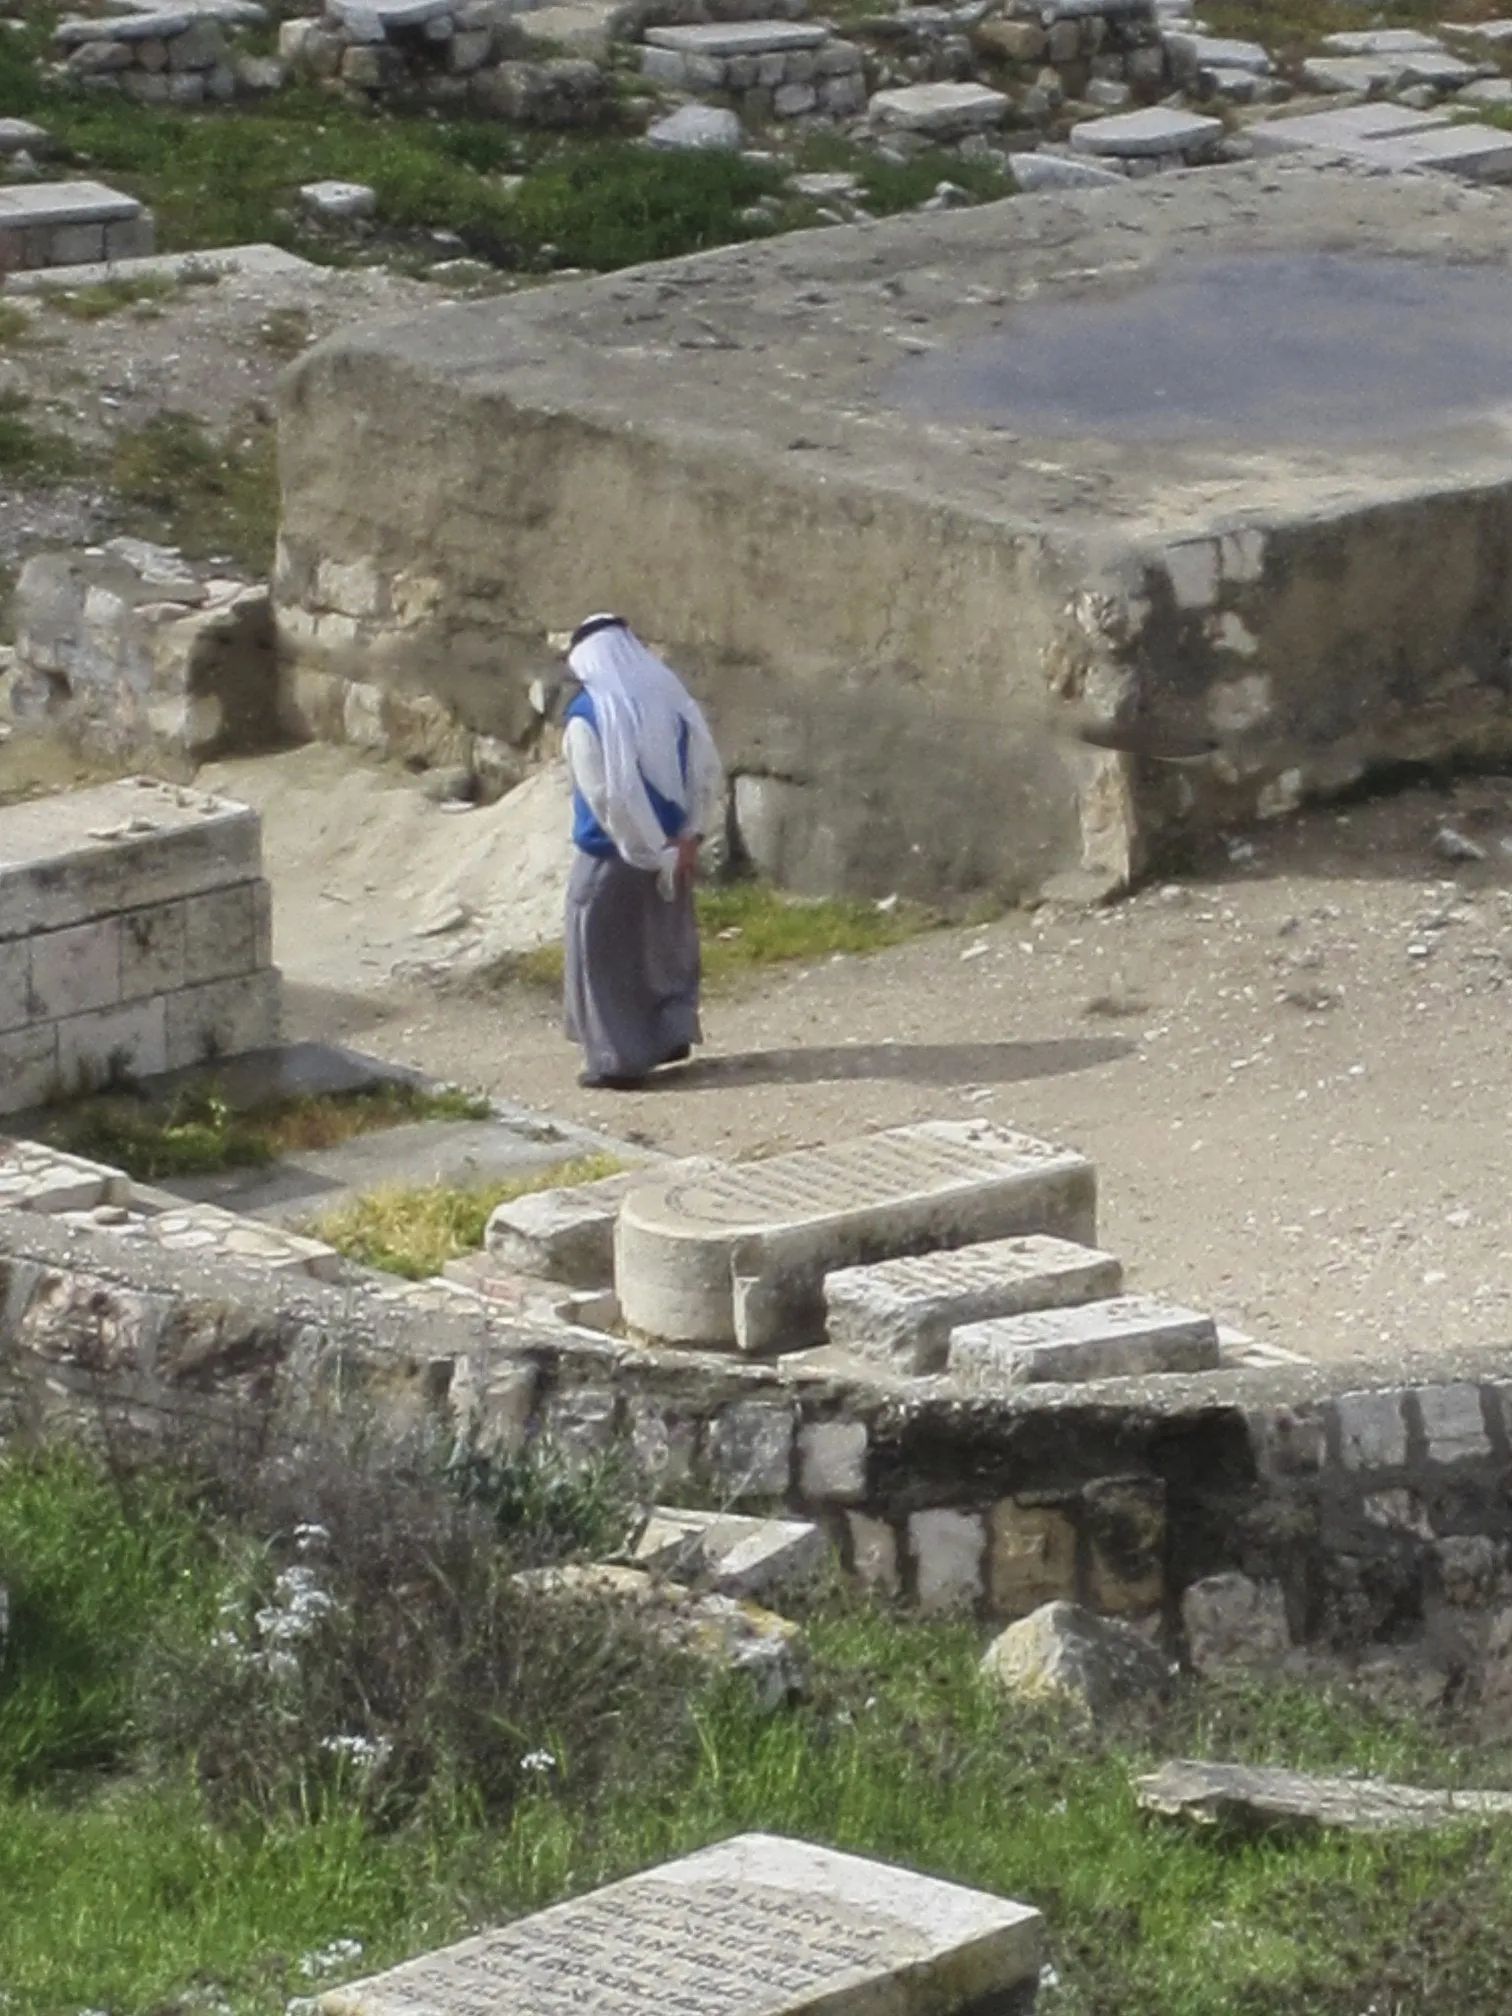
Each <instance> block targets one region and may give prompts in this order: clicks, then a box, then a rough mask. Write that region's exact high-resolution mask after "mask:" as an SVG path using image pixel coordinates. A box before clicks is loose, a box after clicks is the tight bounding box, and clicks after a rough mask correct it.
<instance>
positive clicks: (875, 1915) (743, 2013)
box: [316, 1834, 1043, 2016]
mask: <svg viewBox="0 0 1512 2016" xmlns="http://www.w3.org/2000/svg"><path fill="white" fill-rule="evenodd" d="M1042 1930H1043V1921H1042V1920H1041V1917H1040V1914H1039V1913H1038V1912H1037V1911H1034V1910H1031V1909H1029V1908H1028V1906H1026V1905H1023V1904H1015V1903H1011V1902H1010V1901H1009V1900H1007V1899H1006V1898H1001V1897H991V1896H988V1895H986V1894H985V1893H984V1892H982V1891H978V1890H966V1889H962V1888H961V1887H959V1886H958V1885H956V1884H953V1883H941V1882H939V1881H937V1880H936V1879H935V1878H933V1877H928V1876H916V1875H914V1874H912V1873H911V1872H910V1871H908V1870H903V1869H894V1868H890V1867H888V1866H887V1865H885V1864H883V1863H879V1862H872V1861H868V1860H865V1859H863V1858H862V1857H860V1856H857V1855H841V1854H837V1853H836V1852H835V1851H833V1850H831V1849H826V1848H817V1847H813V1846H811V1845H810V1844H809V1843H807V1842H804V1841H786V1840H783V1839H781V1838H779V1837H777V1836H774V1835H768V1834H744V1835H738V1836H736V1837H735V1838H734V1839H733V1840H729V1841H722V1842H720V1843H719V1844H718V1845H717V1846H715V1847H713V1848H705V1849H703V1850H702V1851H701V1852H700V1853H698V1854H696V1855H689V1856H686V1857H685V1858H684V1859H683V1860H681V1861H679V1862H668V1863H663V1864H662V1865H661V1866H660V1867H659V1868H655V1869H648V1870H646V1871H644V1872H643V1873H642V1874H641V1875H639V1876H631V1877H629V1878H628V1879H627V1880H626V1881H624V1882H622V1883H612V1884H610V1885H609V1886H608V1887H607V1888H606V1889H603V1890H596V1891H592V1892H591V1893H590V1894H589V1895H588V1896H586V1897H577V1898H573V1899H572V1900H571V1901H570V1902H568V1903H566V1904H558V1905H555V1906H553V1907H552V1909H550V1910H549V1911H538V1912H536V1913H535V1914H534V1915H533V1916H532V1917H529V1918H525V1919H521V1920H520V1921H518V1922H517V1923H515V1924H513V1925H506V1926H503V1927H501V1928H500V1929H499V1930H498V1931H496V1932H485V1933H483V1934H481V1935H480V1936H479V1937H477V1938H473V1939H466V1940H463V1941H462V1942H461V1943H460V1944H459V1945H456V1946H450V1947H446V1948H444V1949H443V1950H442V1951H440V1952H437V1953H431V1954H427V1955H425V1956H424V1957H423V1958H421V1959H418V1960H411V1961H408V1962H406V1963H405V1964H404V1965H403V1966H400V1967H395V1968H392V1969H390V1970H389V1972H388V1973H386V1974H379V1975H375V1976H374V1977H373V1978H372V1979H370V1980H367V1981H358V1982H354V1983H352V1984H351V1985H350V1986H348V1987H345V1988H336V1989H331V1990H329V1991H327V1993H325V1994H324V1995H321V1996H319V1997H318V1998H317V2001H316V2008H317V2009H318V2010H319V2011H320V2016H506V2012H507V2016H588V2012H592V2016H805V2012H809V2011H812V2012H814V2016H819V2012H821V2011H822V2012H823V2016H890V2012H894V2011H897V2012H900V2016H901V2012H902V2011H904V2010H906V2011H907V2012H908V2016H1017V2012H1020V2011H1022V2012H1026V2016H1027V2012H1029V2011H1031V2010H1032V2009H1033V2006H1034V1994H1035V1985H1036V1982H1037V1980H1038V1974H1039V1966H1040V1946H1041V1938H1042Z"/></svg>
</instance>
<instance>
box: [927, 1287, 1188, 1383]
mask: <svg viewBox="0 0 1512 2016" xmlns="http://www.w3.org/2000/svg"><path fill="white" fill-rule="evenodd" d="M949 1364H950V1371H951V1373H952V1375H953V1376H954V1377H956V1378H960V1379H965V1380H970V1381H971V1382H972V1383H973V1384H977V1385H1004V1386H1020V1385H1029V1384H1032V1383H1033V1382H1035V1381H1036V1380H1042V1379H1052V1380H1066V1381H1077V1380H1083V1379H1140V1378H1147V1377H1149V1376H1151V1375H1152V1374H1158V1373H1162V1372H1207V1371H1211V1370H1212V1369H1213V1368H1214V1367H1216V1365H1217V1364H1218V1326H1217V1324H1216V1323H1215V1322H1214V1321H1213V1319H1212V1317H1211V1316H1201V1315H1198V1314H1197V1313H1196V1312H1195V1311H1194V1310H1191V1309H1178V1308H1175V1307H1173V1306H1172V1305H1171V1304H1169V1303H1165V1302H1157V1301H1155V1300H1154V1299H1153V1297H1151V1296H1148V1295H1122V1296H1117V1297H1114V1298H1113V1299H1112V1300H1109V1301H1106V1302H1087V1303H1085V1304H1083V1305H1081V1306H1079V1307H1074V1308H1048V1309H1041V1310H1037V1311H1033V1312H1031V1313H1029V1314H1026V1315H1021V1316H1002V1317H997V1318H995V1319H993V1320H991V1321H988V1322H982V1323H966V1324H962V1325H960V1326H959V1327H958V1328H955V1329H952V1331H951V1332H950V1341H949Z"/></svg>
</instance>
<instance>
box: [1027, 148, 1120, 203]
mask: <svg viewBox="0 0 1512 2016" xmlns="http://www.w3.org/2000/svg"><path fill="white" fill-rule="evenodd" d="M1008 173H1009V174H1010V175H1011V176H1012V177H1013V179H1014V181H1015V182H1016V183H1017V185H1018V186H1019V188H1020V189H1022V190H1024V191H1025V192H1026V193H1028V194H1033V193H1034V192H1035V191H1036V190H1039V189H1127V188H1128V186H1129V178H1128V177H1127V176H1126V175H1121V174H1119V172H1118V170H1117V169H1116V168H1099V167H1098V166H1097V165H1096V164H1095V163H1094V162H1091V161H1073V160H1071V159H1070V158H1069V157H1068V156H1067V155H1065V154H1052V153H1049V152H1047V151H1044V150H1041V151H1039V152H1037V153H1034V154H1010V155H1009V156H1008Z"/></svg>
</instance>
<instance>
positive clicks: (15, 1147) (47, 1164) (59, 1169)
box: [0, 1141, 131, 1215]
mask: <svg viewBox="0 0 1512 2016" xmlns="http://www.w3.org/2000/svg"><path fill="white" fill-rule="evenodd" d="M130 1194H131V1183H130V1179H129V1178H128V1177H126V1176H123V1175H122V1173H121V1171H120V1170H119V1169H111V1168H107V1167H106V1165H105V1164H104V1163H103V1162H88V1161H86V1160H85V1159H84V1157H83V1156H81V1155H70V1154H68V1153H67V1152H66V1150H64V1149H62V1148H48V1147H44V1146H43V1145H42V1143H41V1142H38V1141H0V1210H7V1211H40V1212H44V1213H46V1214H49V1215H51V1214H54V1213H58V1212H64V1211H92V1210H94V1209H95V1208H96V1206H98V1205H101V1204H124V1203H125V1201H126V1199H127V1198H128V1196H129V1195H130Z"/></svg>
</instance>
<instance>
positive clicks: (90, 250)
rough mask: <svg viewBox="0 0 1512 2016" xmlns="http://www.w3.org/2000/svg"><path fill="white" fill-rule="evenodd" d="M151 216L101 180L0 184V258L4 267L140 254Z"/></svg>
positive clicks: (148, 243)
mask: <svg viewBox="0 0 1512 2016" xmlns="http://www.w3.org/2000/svg"><path fill="white" fill-rule="evenodd" d="M155 242H156V241H155V239H154V236H153V226H152V217H151V215H150V213H149V212H147V211H146V210H144V209H143V208H142V206H141V204H140V203H139V202H138V201H137V200H136V198H135V197H134V196H123V195H121V194H120V193H119V191H117V190H115V189H107V188H106V187H105V185H104V184H103V183H101V182H32V183H21V184H19V185H17V186H15V187H13V188H9V189H0V262H3V265H4V270H5V271H7V272H12V273H14V272H20V271H22V270H23V269H28V268H32V267H37V266H82V265H87V264H90V263H91V262H93V261H95V260H100V259H112V260H114V259H135V258H141V257H145V256H146V255H147V254H148V253H150V252H151V251H152V250H153V248H154V245H155Z"/></svg>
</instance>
